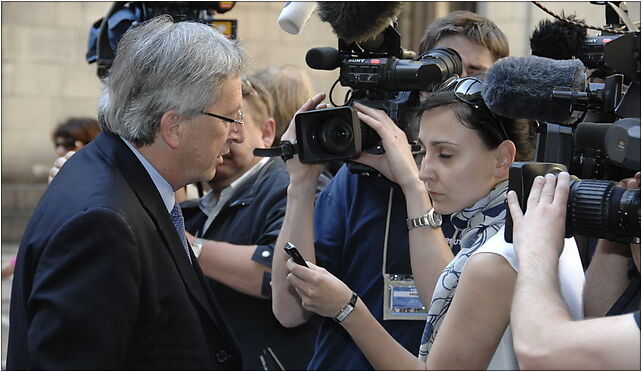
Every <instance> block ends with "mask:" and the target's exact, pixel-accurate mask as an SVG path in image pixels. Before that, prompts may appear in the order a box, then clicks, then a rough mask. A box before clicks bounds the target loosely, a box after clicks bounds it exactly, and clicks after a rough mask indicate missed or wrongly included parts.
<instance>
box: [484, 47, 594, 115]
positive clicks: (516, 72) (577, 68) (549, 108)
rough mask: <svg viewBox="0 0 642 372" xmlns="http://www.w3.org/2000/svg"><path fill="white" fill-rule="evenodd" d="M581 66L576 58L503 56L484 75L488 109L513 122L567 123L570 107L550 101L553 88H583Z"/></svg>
mask: <svg viewBox="0 0 642 372" xmlns="http://www.w3.org/2000/svg"><path fill="white" fill-rule="evenodd" d="M585 80H586V75H585V74H584V65H583V64H582V62H581V61H580V60H578V59H573V60H562V61H557V60H553V59H550V58H544V57H537V56H528V57H505V58H502V59H500V60H498V61H497V62H495V64H494V65H493V66H491V68H490V69H488V72H487V73H486V79H485V85H486V86H485V89H484V91H483V92H482V96H483V98H484V102H485V103H486V105H487V106H488V108H489V109H490V110H491V111H493V112H495V113H497V114H499V115H502V116H505V117H508V118H513V119H531V120H543V121H550V122H554V123H563V122H566V121H568V119H570V116H571V109H570V104H569V103H566V102H554V101H553V100H552V99H551V95H552V91H553V88H554V87H568V88H572V89H576V90H584V89H585Z"/></svg>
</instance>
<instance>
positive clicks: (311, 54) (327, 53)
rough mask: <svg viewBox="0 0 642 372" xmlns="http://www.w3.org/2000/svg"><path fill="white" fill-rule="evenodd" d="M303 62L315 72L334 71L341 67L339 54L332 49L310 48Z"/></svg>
mask: <svg viewBox="0 0 642 372" xmlns="http://www.w3.org/2000/svg"><path fill="white" fill-rule="evenodd" d="M305 62H306V63H307V64H308V66H309V67H310V68H313V69H315V70H334V69H335V68H337V67H339V66H341V54H340V53H339V51H338V50H336V49H335V48H332V47H320V48H312V49H310V50H308V52H307V53H306V54H305Z"/></svg>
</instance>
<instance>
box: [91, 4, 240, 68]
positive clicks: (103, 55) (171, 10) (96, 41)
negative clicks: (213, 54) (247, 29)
mask: <svg viewBox="0 0 642 372" xmlns="http://www.w3.org/2000/svg"><path fill="white" fill-rule="evenodd" d="M234 4H235V2H234V1H131V2H125V1H116V2H114V4H113V5H112V7H111V8H110V9H109V12H108V13H107V15H106V16H105V17H103V18H101V19H99V20H98V21H96V22H95V23H94V24H93V25H92V27H91V28H90V30H89V42H88V47H87V56H86V57H87V63H94V62H96V65H97V69H96V74H97V75H98V77H99V78H101V79H102V78H104V77H105V76H106V75H107V72H108V71H109V69H110V68H111V65H112V63H113V61H114V56H115V55H116V48H117V46H118V42H119V41H120V38H121V37H122V36H123V35H124V34H125V32H127V30H128V29H129V28H130V27H132V26H136V25H138V24H140V23H143V22H145V21H147V20H150V19H152V18H154V17H157V16H160V15H165V14H167V15H170V16H171V17H172V18H173V19H174V22H182V21H193V22H201V23H205V24H209V25H211V26H212V27H214V28H216V29H217V30H219V31H220V32H221V33H222V34H224V35H226V36H227V37H229V38H231V39H236V29H237V21H236V20H234V19H214V15H215V14H217V13H225V12H227V11H229V10H231V9H232V8H233V7H234Z"/></svg>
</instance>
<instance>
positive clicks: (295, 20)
mask: <svg viewBox="0 0 642 372" xmlns="http://www.w3.org/2000/svg"><path fill="white" fill-rule="evenodd" d="M315 7H316V4H315V3H314V2H307V1H288V2H286V3H285V5H284V6H283V10H281V14H279V19H278V20H277V23H278V24H279V26H280V27H281V29H283V31H285V32H287V33H289V34H292V35H298V34H299V33H300V32H301V30H303V27H304V26H305V24H306V22H307V21H308V19H309V18H310V15H311V14H312V12H313V11H314V8H315Z"/></svg>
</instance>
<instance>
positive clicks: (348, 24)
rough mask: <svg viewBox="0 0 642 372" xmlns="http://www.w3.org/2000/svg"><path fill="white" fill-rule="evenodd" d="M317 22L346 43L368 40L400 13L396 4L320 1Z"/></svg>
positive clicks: (399, 5)
mask: <svg viewBox="0 0 642 372" xmlns="http://www.w3.org/2000/svg"><path fill="white" fill-rule="evenodd" d="M317 12H318V14H319V18H321V20H322V21H323V22H327V23H329V24H330V25H331V26H332V30H333V31H334V33H335V34H336V35H337V36H338V37H339V38H341V39H343V40H345V41H346V42H348V43H351V42H355V41H356V42H361V41H365V40H369V39H372V38H374V37H375V36H377V35H378V34H380V33H381V32H382V31H383V30H385V29H386V27H388V25H390V20H391V19H394V18H396V17H397V16H398V15H399V13H400V12H401V2H399V1H368V2H362V1H319V2H318V5H317Z"/></svg>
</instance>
